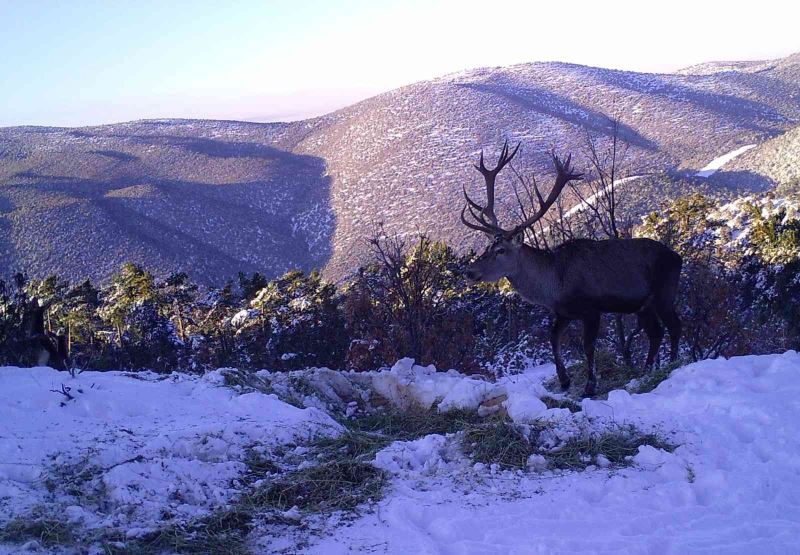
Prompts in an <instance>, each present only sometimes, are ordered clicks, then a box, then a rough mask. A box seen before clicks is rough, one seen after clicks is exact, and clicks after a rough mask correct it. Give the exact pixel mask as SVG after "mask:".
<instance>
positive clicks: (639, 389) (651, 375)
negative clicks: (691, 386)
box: [635, 360, 684, 393]
mask: <svg viewBox="0 0 800 555" xmlns="http://www.w3.org/2000/svg"><path fill="white" fill-rule="evenodd" d="M683 364H684V362H683V361H680V360H676V361H675V362H670V363H669V364H665V365H663V366H659V367H658V368H654V369H653V370H651V371H650V372H648V373H646V374H644V375H643V376H642V377H641V378H639V382H638V384H637V386H636V390H635V393H649V392H651V391H653V390H654V389H655V388H656V387H658V384H660V383H661V382H663V381H664V380H666V379H667V378H669V377H670V375H671V374H672V371H673V370H675V369H676V368H680V367H681V366H682V365H683Z"/></svg>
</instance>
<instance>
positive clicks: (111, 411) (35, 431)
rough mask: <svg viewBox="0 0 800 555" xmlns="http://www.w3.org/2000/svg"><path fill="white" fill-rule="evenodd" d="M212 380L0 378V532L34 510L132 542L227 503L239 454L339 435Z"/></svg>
mask: <svg viewBox="0 0 800 555" xmlns="http://www.w3.org/2000/svg"><path fill="white" fill-rule="evenodd" d="M221 379H222V378H221V376H220V373H219V372H212V373H209V374H207V375H206V376H204V377H202V378H198V377H191V376H186V375H181V374H173V375H172V376H157V375H155V374H149V373H139V374H127V373H123V372H85V373H83V374H79V375H78V376H77V377H76V378H74V379H73V378H70V377H69V375H67V374H66V373H63V372H56V371H55V370H52V369H50V368H0V407H1V408H0V410H2V419H0V522H5V521H6V520H8V519H9V518H11V517H14V516H22V515H25V514H27V513H28V512H30V511H31V510H33V509H36V508H37V507H45V508H47V509H50V510H49V511H48V513H52V514H55V515H64V516H65V517H66V518H67V519H68V520H69V521H70V522H73V523H76V524H79V525H81V526H83V527H86V528H89V529H92V528H96V529H99V528H106V529H107V528H114V529H124V530H125V531H126V532H128V533H130V534H131V535H135V534H136V533H137V531H141V530H147V529H152V528H154V527H156V526H158V525H159V524H163V523H164V522H168V521H170V520H178V521H180V520H185V519H187V518H191V517H193V516H196V515H201V514H203V513H205V512H207V511H208V510H209V509H211V508H213V507H216V506H219V505H221V504H223V503H225V502H226V501H227V500H229V499H230V498H231V497H232V496H233V495H235V493H236V488H235V487H233V486H232V481H233V480H234V479H235V478H236V477H238V476H239V475H240V474H241V473H242V472H243V471H244V470H245V464H244V463H243V460H244V459H245V457H246V456H247V452H246V451H247V449H248V448H249V447H258V448H259V449H262V450H270V449H275V448H278V447H280V446H283V445H285V444H287V443H290V442H294V441H298V440H302V439H305V438H308V437H310V436H313V435H315V434H334V433H337V430H338V429H339V425H338V424H336V422H334V421H333V420H332V419H331V418H330V417H329V416H328V415H327V414H325V413H324V412H322V411H320V410H318V409H315V408H308V409H299V408H296V407H293V406H291V405H288V404H286V403H284V402H282V401H279V400H278V399H277V398H276V397H274V396H268V395H263V394H261V393H249V394H244V395H237V394H236V393H234V392H233V391H232V390H231V389H229V388H226V387H223V386H222V385H221ZM62 384H63V385H64V387H65V388H68V389H65V391H66V393H68V394H69V395H71V396H72V397H73V399H72V400H68V399H67V397H66V396H65V395H64V394H63V393H59V392H58V391H61V387H62ZM75 489H77V490H80V491H78V492H77V494H76V495H71V492H72V493H75V492H74V491H73V490H75ZM91 490H96V491H91ZM98 498H102V499H99V500H98ZM90 505H91V506H92V507H91V508H90ZM0 551H2V548H0ZM12 551H13V550H12Z"/></svg>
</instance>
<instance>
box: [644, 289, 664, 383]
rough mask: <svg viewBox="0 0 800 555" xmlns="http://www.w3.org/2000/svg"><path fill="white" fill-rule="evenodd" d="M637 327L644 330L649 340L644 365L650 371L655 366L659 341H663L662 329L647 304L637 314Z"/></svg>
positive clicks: (654, 312)
mask: <svg viewBox="0 0 800 555" xmlns="http://www.w3.org/2000/svg"><path fill="white" fill-rule="evenodd" d="M638 317H639V325H640V326H641V327H642V328H644V332H645V333H646V334H647V338H648V339H649V340H650V348H649V349H648V350H647V360H646V361H645V363H644V367H645V369H646V370H650V369H651V368H652V367H653V364H655V361H656V355H657V354H658V349H660V348H661V341H662V340H663V339H664V328H663V327H662V326H661V324H660V323H659V321H658V316H656V311H655V309H654V308H653V306H652V305H651V304H647V305H646V306H645V307H644V308H643V309H642V310H641V311H639V313H638Z"/></svg>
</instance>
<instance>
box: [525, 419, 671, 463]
mask: <svg viewBox="0 0 800 555" xmlns="http://www.w3.org/2000/svg"><path fill="white" fill-rule="evenodd" d="M643 445H651V446H653V447H655V448H657V449H664V450H665V451H670V452H671V451H674V450H675V448H676V447H677V446H676V445H674V444H672V443H671V442H670V441H669V440H667V439H666V438H665V437H663V436H662V435H660V434H658V433H656V432H643V431H641V430H639V429H638V428H636V427H635V426H634V425H632V424H627V425H624V426H619V425H615V426H613V427H611V428H609V429H606V430H602V431H586V432H584V433H582V434H580V435H579V436H574V437H571V438H570V439H569V440H567V441H566V442H565V443H564V444H563V445H562V446H560V447H559V448H558V449H556V450H550V451H543V452H542V453H541V454H542V455H544V457H545V458H546V459H547V463H548V466H549V467H550V468H557V469H563V470H582V469H584V468H586V467H587V466H589V465H591V464H595V463H596V461H597V457H598V455H602V456H603V457H605V458H606V459H608V461H609V462H610V463H611V465H612V466H625V465H627V464H629V463H630V460H629V457H633V456H634V455H636V454H637V453H638V452H639V447H641V446H643Z"/></svg>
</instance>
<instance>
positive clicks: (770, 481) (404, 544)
mask: <svg viewBox="0 0 800 555" xmlns="http://www.w3.org/2000/svg"><path fill="white" fill-rule="evenodd" d="M432 370H433V369H432V368H422V367H419V366H414V365H413V364H412V363H411V361H408V360H404V361H401V362H400V363H398V364H397V365H395V367H394V368H393V369H391V370H383V371H376V372H370V373H361V374H345V375H343V376H344V377H346V378H347V380H350V381H352V382H353V383H355V384H358V385H359V387H364V386H365V384H368V385H369V388H370V389H371V390H372V391H374V392H375V393H380V394H381V396H383V397H385V398H387V399H389V400H391V401H393V402H395V403H398V404H402V403H410V402H413V401H417V402H422V403H423V404H426V405H432V406H435V407H439V408H440V409H446V408H457V407H461V408H476V407H479V406H482V405H485V403H486V401H487V400H488V399H503V398H506V399H505V401H504V402H503V404H504V406H505V409H506V410H507V411H508V414H509V416H511V417H512V418H513V419H514V420H515V421H516V422H518V423H525V422H532V421H533V420H536V419H545V420H549V421H551V422H553V423H555V425H556V426H558V425H560V424H562V423H563V425H564V426H567V425H573V424H574V423H575V422H578V421H585V422H587V423H597V422H609V421H613V422H616V423H634V424H636V425H637V426H639V427H641V428H645V429H646V428H651V427H653V426H656V427H658V429H660V430H661V431H662V432H663V433H664V434H668V435H669V437H670V439H671V440H672V441H673V442H674V443H677V444H679V445H680V446H679V447H678V448H677V449H675V450H674V452H672V453H669V452H667V451H663V450H660V449H656V448H654V447H650V446H644V447H641V448H639V453H638V454H637V455H635V456H634V457H633V461H632V462H633V463H634V464H633V465H632V466H630V467H625V468H617V469H609V468H601V467H602V466H604V465H603V461H600V460H598V461H595V462H596V463H597V465H595V466H590V467H589V468H588V469H587V470H585V471H581V472H560V471H559V472H554V471H550V470H548V469H547V468H546V467H544V465H541V464H538V463H537V461H532V462H533V463H534V464H532V466H533V467H534V468H532V469H531V470H529V471H527V472H522V471H502V470H499V469H497V468H486V467H483V466H481V465H475V464H472V462H471V461H470V460H469V459H468V458H467V457H466V456H465V455H464V454H463V453H461V452H460V450H459V448H458V444H457V443H456V442H454V441H452V440H453V438H452V437H445V436H441V435H430V436H425V437H422V438H420V439H417V440H415V441H411V442H395V443H393V444H391V445H389V446H388V447H386V448H385V449H383V450H382V451H380V452H378V454H377V455H376V456H375V458H374V460H373V464H375V465H376V466H378V467H380V468H383V469H385V470H386V471H387V472H389V474H390V476H391V483H390V486H389V492H388V494H387V496H386V497H385V498H384V499H383V500H382V501H380V502H379V503H378V504H377V506H376V507H374V510H373V511H372V512H369V513H367V514H364V515H362V516H361V517H359V518H358V519H356V520H355V521H353V522H351V523H349V524H346V525H339V526H337V527H335V528H329V529H327V530H326V531H325V533H323V534H321V535H319V536H315V537H312V538H310V539H309V538H306V539H307V540H309V543H308V544H304V547H303V548H302V549H300V551H302V552H308V553H325V554H336V553H353V552H357V553H428V554H461V553H464V554H473V553H478V554H494V553H509V554H510V553H514V554H523V553H676V554H685V553H743V554H744V553H754V552H758V553H760V554H766V553H796V552H797V546H798V542H800V434H798V433H797V427H798V423H800V379H798V378H800V355H798V354H797V353H795V352H787V353H784V354H782V355H766V356H748V357H738V358H734V359H730V360H710V361H704V362H700V363H696V364H691V365H688V366H685V367H683V368H680V369H678V370H676V371H674V372H673V374H672V376H671V377H670V378H669V379H668V380H666V381H665V382H662V383H661V384H660V385H659V386H658V387H657V388H656V389H655V390H654V391H652V392H650V393H645V394H634V395H631V394H629V393H628V392H626V391H613V392H611V393H610V394H609V398H608V400H588V399H585V400H583V401H582V403H581V408H582V410H581V411H580V412H577V413H570V412H569V411H568V410H566V409H558V408H555V409H548V408H547V407H546V406H545V404H544V403H543V402H542V401H541V400H540V397H542V396H545V395H548V393H547V391H546V390H545V389H544V387H543V386H542V380H543V379H545V378H547V377H550V376H551V375H552V372H553V370H552V366H550V365H546V366H543V367H537V368H533V369H530V370H529V371H528V372H526V373H524V374H521V375H518V376H513V377H509V378H504V379H503V380H501V381H499V382H498V383H488V382H485V381H482V380H478V379H474V378H468V377H466V376H463V375H461V374H458V373H457V372H453V371H451V372H448V373H433V371H432ZM143 377H144V378H145V379H144V380H142V379H135V378H133V377H131V376H130V375H126V374H124V373H118V372H112V373H94V372H86V373H83V374H81V375H79V376H78V377H77V378H76V379H74V380H72V379H69V378H68V377H66V376H65V375H64V374H59V373H56V372H55V371H52V370H49V369H43V368H37V369H16V368H3V369H0V406H2V407H3V409H2V410H3V419H2V421H0V461H1V463H0V519H3V520H5V519H7V518H9V517H10V516H12V515H15V514H23V513H24V512H25V511H26V510H28V509H30V508H31V507H33V506H34V505H37V504H39V505H40V504H42V503H55V506H58V503H59V502H63V503H64V504H65V505H66V503H69V502H70V501H69V500H68V499H67V498H66V497H64V498H63V499H61V500H60V499H58V498H55V499H54V497H53V494H52V493H51V492H48V490H47V488H46V487H45V484H44V483H43V479H44V477H45V476H46V475H47V473H48V471H49V470H50V469H52V468H53V467H54V465H55V466H58V465H61V466H62V467H63V465H64V464H67V463H78V462H81V461H86V462H84V463H83V464H89V465H91V466H93V467H97V468H99V469H100V471H101V472H102V475H103V483H104V484H105V487H106V491H105V492H104V495H106V496H107V497H108V498H109V501H108V504H107V505H106V506H105V507H104V509H105V512H106V513H107V514H105V515H101V514H99V513H98V512H92V513H87V511H85V510H83V509H82V508H81V507H78V506H77V505H74V504H73V505H71V506H62V507H61V510H62V512H63V514H64V515H66V516H67V517H68V518H70V519H74V520H76V521H80V520H83V521H84V522H85V523H87V524H88V525H95V526H100V525H106V524H114V522H116V524H118V525H125V519H128V522H129V524H128V526H129V529H130V530H131V531H132V533H135V532H136V530H135V529H136V528H137V527H147V526H148V525H153V521H154V520H157V519H158V515H159V514H162V515H163V512H164V511H168V512H169V513H171V514H176V513H180V514H189V515H190V514H199V513H202V511H204V510H208V508H210V507H212V506H214V505H218V504H221V503H224V502H225V501H226V500H229V499H231V498H232V496H234V495H235V493H236V488H235V486H231V484H235V483H236V481H235V478H236V476H237V475H238V474H239V473H240V472H242V466H243V464H242V462H241V460H242V456H243V453H244V451H245V450H246V448H247V447H248V446H252V445H258V446H259V448H261V449H266V450H269V449H275V448H278V447H279V446H284V447H285V446H287V445H289V444H290V443H294V442H298V443H302V441H303V440H304V439H303V438H306V439H307V438H308V437H310V436H311V435H314V434H335V433H337V430H338V429H339V428H338V425H337V424H335V423H334V422H333V420H332V419H331V418H329V417H328V416H327V415H326V414H324V412H323V411H322V410H320V409H299V408H295V407H293V406H290V405H288V404H286V403H283V402H282V401H280V400H279V399H277V398H276V397H275V396H271V395H264V394H261V393H246V394H242V395H237V394H235V393H234V392H232V391H231V390H230V389H228V388H227V387H224V386H222V385H221V373H220V372H219V371H218V372H214V373H211V374H209V375H207V376H205V377H203V378H190V377H186V376H178V375H174V376H171V377H168V378H167V379H165V380H161V381H156V380H155V376H149V375H145V376H143ZM62 382H63V383H65V384H66V385H67V386H69V387H71V388H72V389H71V390H70V393H71V394H72V395H74V397H75V399H74V400H72V401H67V402H66V403H65V404H64V406H61V402H62V401H63V400H65V397H64V396H63V395H61V394H58V393H52V392H50V390H51V389H60V386H61V383H62ZM331 383H334V382H331ZM342 389H346V388H344V387H342ZM79 390H80V391H79ZM58 491H59V490H58V489H56V492H57V493H58ZM104 518H105V519H107V522H105V523H104V522H102V520H103V519H104ZM309 518H311V517H309ZM112 521H113V522H112ZM0 522H2V521H0ZM259 545H261V546H262V548H263V550H264V552H266V553H270V552H273V551H274V550H275V549H279V548H288V549H289V551H288V552H295V551H293V549H295V548H296V546H295V548H293V547H292V543H291V538H288V537H287V538H285V539H280V538H279V539H278V540H274V541H272V543H269V542H267V543H265V542H263V541H261V542H259Z"/></svg>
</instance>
